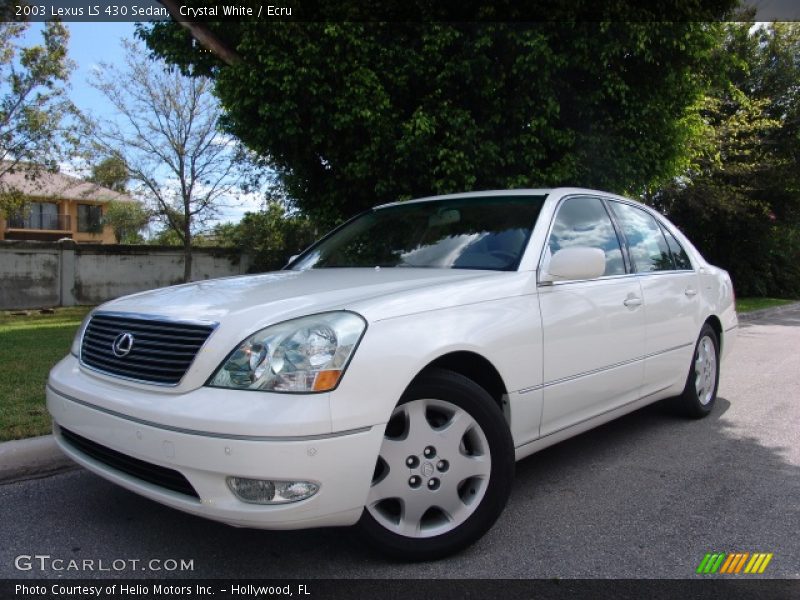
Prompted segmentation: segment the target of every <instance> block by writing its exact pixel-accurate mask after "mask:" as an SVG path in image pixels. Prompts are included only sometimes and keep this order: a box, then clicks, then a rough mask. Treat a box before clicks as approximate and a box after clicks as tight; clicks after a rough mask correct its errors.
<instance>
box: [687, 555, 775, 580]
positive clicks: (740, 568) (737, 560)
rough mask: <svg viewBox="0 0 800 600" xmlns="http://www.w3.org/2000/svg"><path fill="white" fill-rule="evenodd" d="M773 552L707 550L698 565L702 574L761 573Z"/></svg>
mask: <svg viewBox="0 0 800 600" xmlns="http://www.w3.org/2000/svg"><path fill="white" fill-rule="evenodd" d="M772 556H773V555H772V552H769V553H767V552H753V553H750V552H707V553H706V555H705V556H704V557H703V560H701V561H700V564H699V565H698V566H697V570H696V571H695V573H698V574H700V575H713V574H714V573H722V574H725V575H739V574H740V573H748V574H760V573H763V572H764V570H765V569H766V568H767V565H768V564H769V562H770V561H771V560H772Z"/></svg>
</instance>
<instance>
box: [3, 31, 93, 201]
mask: <svg viewBox="0 0 800 600" xmlns="http://www.w3.org/2000/svg"><path fill="white" fill-rule="evenodd" d="M27 28H28V24H27V23H19V22H0V82H2V84H0V94H2V95H1V96H0V214H3V213H12V212H17V211H18V210H19V209H20V208H21V207H22V205H23V204H24V201H25V198H24V196H23V195H22V194H21V193H20V192H19V191H18V190H15V189H13V188H12V187H11V186H10V185H9V184H8V183H4V182H3V179H4V177H5V175H7V174H11V173H14V172H16V171H22V172H24V173H25V177H27V178H30V179H35V178H36V177H37V176H38V175H39V174H40V173H42V172H43V171H52V172H55V171H57V170H58V163H59V161H61V160H63V159H64V158H65V157H67V156H70V155H71V154H72V153H73V152H74V150H75V142H76V136H75V134H74V132H71V131H70V130H69V129H68V128H66V127H65V122H66V121H67V120H68V119H69V117H71V116H73V117H74V116H77V114H78V113H77V109H76V108H75V106H74V105H73V104H72V103H71V102H70V101H69V100H68V99H67V96H66V90H65V85H66V83H67V80H68V79H69V74H70V72H71V70H72V68H73V65H72V62H71V61H70V60H69V59H68V58H67V42H68V41H69V32H68V31H67V29H66V28H65V27H64V25H62V24H61V23H58V22H52V23H47V24H46V25H45V26H44V29H43V31H42V38H43V39H42V44H39V45H33V46H29V47H26V48H23V47H20V46H19V45H18V41H19V39H20V38H21V36H22V35H23V33H24V32H25V31H26V29H27Z"/></svg>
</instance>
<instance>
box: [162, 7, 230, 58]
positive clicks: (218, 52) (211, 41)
mask: <svg viewBox="0 0 800 600" xmlns="http://www.w3.org/2000/svg"><path fill="white" fill-rule="evenodd" d="M159 2H160V3H161V4H163V5H164V7H166V9H167V10H168V11H169V14H170V15H172V19H173V20H174V21H175V22H176V23H178V24H179V25H180V26H181V27H183V28H185V29H186V30H188V31H189V33H190V34H191V35H192V37H193V38H194V39H196V40H197V41H198V42H199V43H200V45H201V46H203V47H204V48H205V49H206V50H209V51H211V52H212V53H213V54H214V55H215V56H216V57H217V58H219V59H220V60H221V61H222V62H224V63H225V64H227V65H235V64H237V63H239V62H241V61H242V57H241V56H240V55H239V54H238V53H237V52H236V51H235V50H233V49H232V48H231V47H229V46H228V45H227V44H226V43H225V42H223V41H222V40H221V39H219V38H218V37H217V36H216V35H215V34H214V32H213V31H211V30H210V29H209V28H208V27H206V26H205V25H204V24H203V23H193V22H191V21H188V20H186V19H187V17H184V16H183V15H181V13H180V3H178V2H176V0H159Z"/></svg>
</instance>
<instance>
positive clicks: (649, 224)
mask: <svg viewBox="0 0 800 600" xmlns="http://www.w3.org/2000/svg"><path fill="white" fill-rule="evenodd" d="M609 204H611V207H612V210H613V211H614V215H615V216H616V217H617V221H619V225H620V228H621V229H622V233H623V234H624V235H625V237H626V238H627V240H628V247H629V248H630V252H631V259H632V260H633V266H634V269H635V270H636V272H637V273H648V272H653V271H671V270H673V269H674V268H675V265H674V264H673V262H672V255H671V254H670V251H669V247H668V246H667V241H666V240H665V239H664V234H662V233H661V227H659V226H658V223H656V220H655V219H654V218H653V217H652V216H650V215H649V214H647V213H646V212H645V211H643V210H641V209H639V208H636V207H635V206H631V205H629V204H622V203H620V202H610V203H609Z"/></svg>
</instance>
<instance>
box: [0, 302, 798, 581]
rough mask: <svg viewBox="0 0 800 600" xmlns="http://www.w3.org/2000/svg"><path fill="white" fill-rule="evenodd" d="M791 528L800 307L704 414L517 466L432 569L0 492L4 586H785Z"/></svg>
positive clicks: (267, 535)
mask: <svg viewBox="0 0 800 600" xmlns="http://www.w3.org/2000/svg"><path fill="white" fill-rule="evenodd" d="M798 532H800V308H793V309H791V310H786V311H783V312H781V313H777V314H775V313H773V314H771V315H767V316H760V317H759V318H757V319H755V320H752V321H743V322H742V323H741V327H740V331H739V340H738V345H737V347H736V349H735V350H734V353H733V355H732V356H731V357H730V359H729V361H728V362H727V363H726V364H724V365H723V373H722V379H721V383H720V394H719V398H718V401H717V406H716V408H715V410H714V413H713V414H712V415H711V416H710V417H709V418H707V419H703V420H700V421H691V420H685V419H682V418H680V417H677V416H675V415H673V414H672V413H671V412H670V411H669V410H668V409H667V408H666V407H665V406H663V405H661V404H658V405H654V406H651V407H648V408H645V409H643V410H640V411H638V412H636V413H633V414H631V415H628V416H626V417H623V418H622V419H619V420H617V421H615V422H613V423H609V424H607V425H605V426H603V427H600V428H598V429H595V430H593V431H590V432H587V433H585V434H583V435H580V436H578V437H576V438H573V439H571V440H568V441H566V442H562V443H561V444H558V445H556V446H554V447H552V448H549V449H547V450H544V451H542V452H540V453H538V454H536V455H534V456H532V457H530V458H527V459H525V460H523V461H522V462H520V463H518V465H517V476H516V482H515V485H514V490H513V492H512V496H511V499H510V501H509V504H508V506H507V507H506V510H505V512H504V513H503V515H502V516H501V517H500V519H499V520H498V522H497V524H496V525H495V526H494V528H493V529H492V530H491V531H490V532H489V533H488V534H487V535H486V536H485V537H484V538H483V539H482V540H481V541H480V542H478V543H477V544H476V545H474V546H473V547H471V548H470V549H468V550H466V551H464V552H462V553H461V554H459V555H457V556H454V557H451V558H448V559H445V560H440V561H436V562H430V563H418V564H407V563H398V562H392V561H388V560H386V559H384V558H382V557H381V556H380V555H377V554H375V553H374V552H372V551H371V550H370V549H369V548H368V547H366V546H364V545H363V543H362V542H361V541H360V540H359V538H358V537H357V535H356V533H355V531H353V530H351V529H321V530H319V529H318V530H310V531H295V532H270V531H256V530H247V529H235V528H231V527H228V526H225V525H221V524H216V523H212V522H210V521H206V520H203V519H200V518H197V517H192V516H189V515H185V514H183V513H180V512H177V511H175V510H172V509H169V508H166V507H164V506H161V505H159V504H156V503H154V502H151V501H149V500H146V499H144V498H140V497H139V496H137V495H135V494H133V493H130V492H127V491H125V490H123V489H121V488H118V487H116V486H114V485H112V484H110V483H107V482H106V481H104V480H103V479H101V478H100V477H97V476H95V475H93V474H91V473H89V472H87V471H84V470H74V471H69V472H66V473H61V474H58V475H54V476H51V477H46V478H40V479H34V480H28V481H22V482H17V483H8V484H5V485H0V540H3V543H2V544H0V578H12V577H13V578H17V577H22V578H27V577H32V578H42V577H64V578H69V577H158V578H168V577H199V578H217V577H220V578H222V577H225V578H248V577H258V578H287V577H288V578H320V577H322V578H356V577H361V578H415V579H422V578H448V577H452V578H573V577H579V578H584V577H586V578H597V577H600V578H686V577H702V576H698V575H695V569H696V567H697V565H698V564H699V563H700V561H701V559H702V558H703V556H704V554H705V553H707V552H770V553H773V555H774V556H773V559H772V561H771V563H770V564H769V566H768V568H767V570H766V571H765V573H764V574H763V575H757V576H746V577H789V578H797V577H800V536H798ZM36 556H39V557H41V556H46V557H48V558H35V557H36ZM20 557H22V558H20ZM28 557H30V558H28ZM59 561H60V562H59ZM71 561H74V562H71ZM87 561H90V562H87ZM151 561H155V562H151ZM181 561H183V562H184V564H185V565H187V570H181V569H180V563H181ZM87 565H90V566H89V567H87ZM189 565H190V566H191V569H190V570H188V568H189ZM72 567H76V568H74V569H73V568H72ZM173 569H174V570H173ZM706 577H708V576H706ZM714 577H717V576H714ZM742 577H745V576H742Z"/></svg>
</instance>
